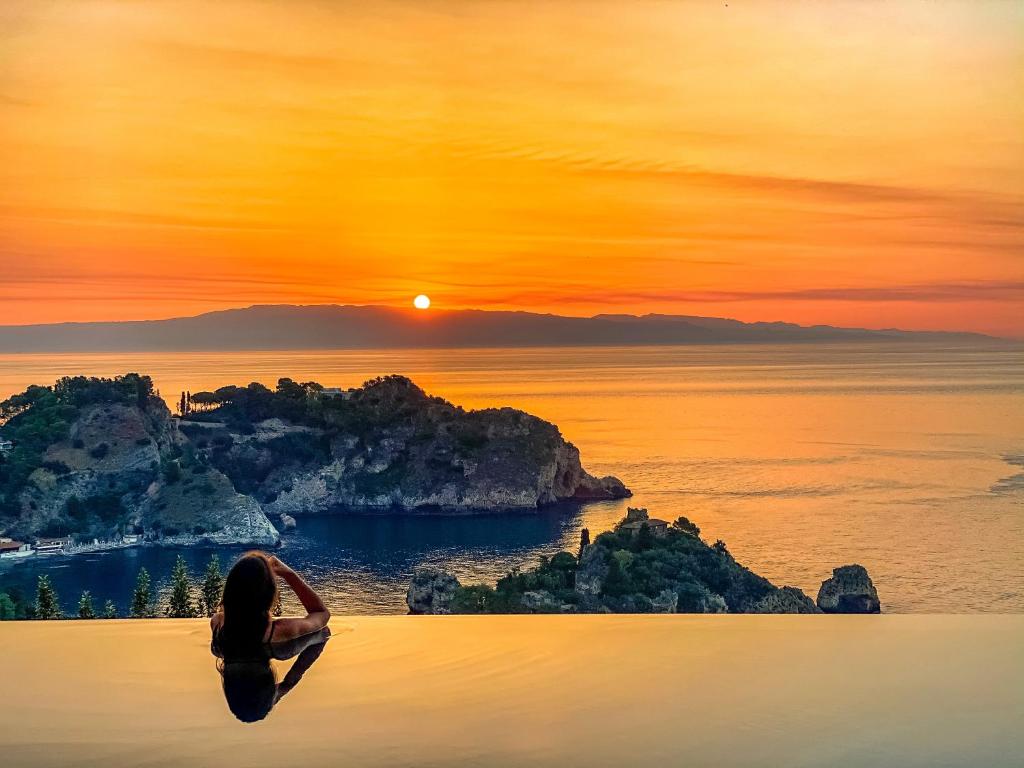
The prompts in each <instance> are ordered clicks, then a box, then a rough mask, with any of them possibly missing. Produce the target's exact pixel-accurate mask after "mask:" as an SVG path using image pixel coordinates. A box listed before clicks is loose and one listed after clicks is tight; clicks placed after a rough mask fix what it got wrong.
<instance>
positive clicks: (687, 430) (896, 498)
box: [0, 342, 1024, 614]
mask: <svg viewBox="0 0 1024 768" xmlns="http://www.w3.org/2000/svg"><path fill="white" fill-rule="evenodd" d="M128 371H137V372H140V373H145V374H149V375H150V376H151V377H152V378H153V380H154V383H155V385H156V386H157V387H158V388H159V389H160V391H161V394H162V395H163V396H164V397H165V398H166V399H167V400H168V402H169V403H174V402H176V401H177V398H178V396H179V395H180V392H181V391H182V390H186V389H187V390H190V391H192V392H196V391H200V390H212V389H215V388H217V387H220V386H223V385H226V384H246V383H248V382H250V381H259V382H262V383H264V384H267V385H268V386H273V385H274V384H275V382H276V381H277V379H278V378H279V377H283V376H287V377H290V378H292V379H295V380H298V381H308V380H315V381H318V382H320V383H321V384H323V385H325V386H339V387H352V386H357V385H359V384H361V383H362V382H363V381H364V380H366V379H368V378H371V377H374V376H378V375H383V374H391V373H397V374H404V375H407V376H409V377H411V378H412V379H413V380H414V381H416V382H417V383H418V384H419V385H420V386H422V387H423V388H424V389H426V390H427V391H428V392H429V393H431V394H435V395H440V396H442V397H444V398H446V399H448V400H450V401H452V402H454V403H457V404H459V405H462V406H465V407H467V408H487V407H497V406H512V407H514V408H521V409H523V410H526V411H529V412H530V413H533V414H536V415H538V416H540V417H542V418H545V419H548V420H550V421H552V422H554V423H555V424H557V425H558V426H559V428H560V429H561V431H562V434H563V435H564V436H565V437H566V438H567V439H568V440H570V441H572V442H573V443H575V444H576V446H577V447H578V448H579V449H580V452H581V454H582V459H583V463H584V466H585V467H586V468H587V469H588V470H589V471H591V472H592V473H594V474H598V475H604V474H614V475H616V476H618V477H619V478H621V479H622V480H623V481H624V482H625V483H626V485H627V486H628V487H629V488H631V489H632V490H633V493H634V496H633V498H631V499H628V500H624V501H617V502H604V503H596V504H588V505H582V506H579V505H561V506H556V507H551V508H547V509H544V510H541V511H538V512H530V513H522V514H500V515H494V514H492V515H480V516H465V515H463V516H439V517H428V516H422V515H420V516H405V515H379V514H378V515H367V516H352V515H332V516H304V517H300V518H299V522H298V528H297V529H296V530H295V531H294V532H290V533H288V534H286V535H285V537H284V544H283V546H282V548H281V549H280V551H279V552H278V553H277V554H278V555H279V556H280V557H281V558H282V559H284V560H285V561H286V562H288V563H290V564H291V565H292V566H293V567H294V568H296V569H297V570H299V571H300V572H301V573H302V574H303V575H304V576H305V577H306V578H307V579H308V580H309V581H310V582H311V583H312V584H313V585H314V586H315V587H316V588H317V589H318V590H320V591H321V592H322V593H323V595H324V597H325V600H326V602H327V603H328V604H329V606H330V607H331V609H332V611H334V612H335V613H337V614H396V613H404V612H405V611H406V606H405V601H404V597H405V590H406V586H407V584H408V581H409V578H410V575H411V574H412V571H413V569H414V568H415V567H416V566H417V565H420V564H423V563H429V564H435V565H439V566H442V567H444V568H447V569H449V570H451V571H452V572H454V573H455V574H456V575H457V576H458V577H459V578H460V579H461V580H462V581H463V582H464V583H475V582H487V583H493V582H494V581H495V580H497V579H498V578H500V577H501V576H503V575H505V574H506V573H508V572H509V571H511V570H513V569H517V568H527V567H530V566H531V565H532V564H534V563H535V562H536V561H537V559H538V558H539V557H541V556H543V555H551V554H553V553H555V552H558V551H560V550H571V551H575V550H576V549H577V547H578V544H579V539H580V532H581V529H583V528H587V529H589V531H590V534H591V536H595V535H596V534H598V533H600V532H601V531H604V530H607V529H609V528H610V527H611V526H612V525H614V523H615V522H616V521H617V520H618V519H619V518H621V517H622V516H624V514H625V510H626V507H627V506H641V507H646V508H647V509H648V510H649V512H650V514H651V516H652V517H658V518H663V519H666V520H673V519H675V518H676V517H678V516H680V515H685V516H686V517H688V518H690V519H691V520H692V521H694V522H696V523H697V524H698V525H699V526H700V528H701V531H702V536H703V538H704V539H705V540H707V541H709V542H713V541H715V540H717V539H722V540H723V541H725V542H726V545H727V546H728V549H729V551H730V552H731V553H732V554H733V556H734V557H735V558H736V559H737V560H738V561H739V562H741V563H743V564H744V565H746V566H748V567H749V568H751V569H752V570H754V571H755V572H757V573H759V574H761V575H763V576H765V577H767V578H768V579H770V580H771V581H772V582H774V583H775V584H778V585H780V586H781V585H792V586H796V587H799V588H801V589H803V590H804V591H805V592H807V593H808V594H809V595H811V596H812V597H813V596H814V595H816V594H817V590H818V587H819V586H820V584H821V582H822V580H823V579H825V578H827V577H828V576H829V575H830V574H831V571H832V569H833V568H835V567H837V566H840V565H844V564H848V563H860V564H862V565H864V566H865V567H866V568H867V569H868V571H869V573H870V574H871V576H872V578H873V580H874V582H875V585H876V587H877V588H878V592H879V596H880V598H881V601H882V608H883V611H884V612H891V613H976V612H992V613H1020V612H1022V611H1024V345H1020V344H1012V343H1000V342H980V343H973V344H970V345H966V344H949V343H937V342H916V343H894V342H872V343H843V344H832V345H828V344H793V345H716V346H671V347H629V348H623V347H597V348H595V347H589V348H530V349H459V350H451V349H444V350H437V349H418V350H386V351H318V350H302V351H284V352H281V351H275V352H239V353H175V354H167V353H160V354H61V355H50V354H47V355H6V356H0V397H7V396H9V395H10V394H12V393H14V392H18V391H21V390H23V389H24V388H25V387H26V386H28V385H29V384H33V383H36V384H46V383H52V382H53V381H54V380H55V379H56V378H58V377H60V376H62V375H68V374H88V375H96V376H99V375H102V376H111V375H114V374H118V373H125V372H128ZM240 552H241V549H240V548H221V549H217V550H204V549H185V550H180V551H178V550H173V549H161V548H151V547H139V548H133V549H125V550H118V551H112V552H107V553H97V554H90V555H75V556H59V555H58V556H48V557H41V556H36V557H32V558H27V559H25V560H24V561H18V562H11V561H7V562H0V590H8V591H10V590H20V591H21V592H22V593H23V594H25V595H31V594H32V593H33V592H34V585H35V582H36V578H37V576H38V575H39V574H41V573H47V574H49V576H50V578H51V581H52V582H53V584H54V586H55V587H56V589H57V591H58V594H59V595H60V597H61V600H62V603H63V605H64V608H65V610H66V611H67V612H69V613H71V612H73V610H74V606H75V605H76V604H77V600H78V596H79V594H80V593H81V592H82V590H89V591H90V593H91V594H92V596H93V599H94V601H95V602H96V603H97V604H99V605H102V604H103V603H104V602H105V601H106V600H108V599H109V600H113V601H114V602H115V604H116V605H117V607H118V609H119V611H121V612H122V613H123V612H125V611H126V610H127V606H128V603H129V601H130V597H131V591H132V588H133V585H134V582H135V578H136V575H137V573H138V571H139V569H140V568H141V567H145V568H146V569H147V570H148V571H149V572H150V573H151V574H152V576H153V577H154V580H155V581H156V582H157V585H158V587H159V588H160V589H162V590H166V589H167V582H168V579H169V574H170V570H171V566H172V564H173V562H174V559H175V558H176V557H177V556H178V554H182V555H184V557H185V559H186V560H187V562H188V564H189V566H190V568H191V571H192V573H193V574H198V573H200V572H201V571H202V569H203V568H204V566H205V564H206V563H207V561H208V560H209V559H210V557H211V555H213V554H216V555H217V556H218V558H219V560H220V562H221V564H222V565H223V566H227V565H228V564H230V562H231V561H232V560H233V559H234V558H235V557H236V556H237V555H238V554H239V553H240Z"/></svg>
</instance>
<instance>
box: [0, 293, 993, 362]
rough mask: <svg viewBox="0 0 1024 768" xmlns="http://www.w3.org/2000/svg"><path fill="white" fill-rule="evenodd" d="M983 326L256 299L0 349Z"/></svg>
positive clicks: (648, 339)
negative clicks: (840, 324) (856, 324)
mask: <svg viewBox="0 0 1024 768" xmlns="http://www.w3.org/2000/svg"><path fill="white" fill-rule="evenodd" d="M980 339H990V337H987V336H983V335H981V334H976V333H946V332H924V331H902V330H896V329H886V330H868V329H865V328H837V327H833V326H829V325H815V326H800V325H796V324H793V323H781V322H756V323H744V322H740V321H738V320H728V319H723V318H713V317H696V316H691V315H657V314H650V315H643V316H635V315H624V314H608V315H595V316H594V317H565V316H560V315H551V314H537V313H533V312H507V311H485V310H478V309H466V310H441V309H431V310H429V311H427V312H417V311H416V310H405V309H398V308H394V307H385V306H373V305H371V306H347V305H346V306H339V305H308V306H298V305H290V304H281V305H257V306H252V307H247V308H244V309H229V310H223V311H219V312H208V313H205V314H202V315H197V316H195V317H178V318H172V319H168V320H144V321H128V322H108V323H103V322H94V323H56V324H50V325H24V326H13V325H9V326H0V353H12V352H14V353H16V352H128V351H136V352H165V351H189V350H254V349H262V350H268V349H389V348H422V347H433V348H446V347H447V348H451V347H545V346H629V345H661V344H751V343H792V342H842V341H878V340H891V341H922V340H940V341H961V342H963V341H970V340H980Z"/></svg>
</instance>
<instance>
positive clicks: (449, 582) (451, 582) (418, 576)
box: [405, 565, 460, 614]
mask: <svg viewBox="0 0 1024 768" xmlns="http://www.w3.org/2000/svg"><path fill="white" fill-rule="evenodd" d="M459 586H460V584H459V580H458V579H456V578H455V577H454V576H452V575H451V574H450V573H447V572H446V571H443V570H441V569H440V568H435V567H434V566H430V565H425V566H420V567H419V568H417V569H416V570H415V572H414V573H413V576H412V581H411V582H409V589H408V591H407V592H406V595H405V602H406V604H407V605H408V606H409V613H414V614H446V613H451V604H452V600H453V599H454V598H455V593H456V591H457V590H458V589H459Z"/></svg>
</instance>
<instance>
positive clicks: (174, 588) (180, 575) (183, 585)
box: [167, 555, 196, 619]
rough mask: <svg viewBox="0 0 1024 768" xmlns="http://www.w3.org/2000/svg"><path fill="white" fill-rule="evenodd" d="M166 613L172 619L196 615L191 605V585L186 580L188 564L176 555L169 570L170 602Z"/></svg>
mask: <svg viewBox="0 0 1024 768" xmlns="http://www.w3.org/2000/svg"><path fill="white" fill-rule="evenodd" d="M167 615H168V616H170V617H171V618H173V619H187V618H191V617H193V616H195V615H196V609H195V608H194V607H193V605H192V585H191V584H189V580H188V565H186V564H185V558H184V557H182V556H181V555H178V559H177V560H176V561H175V563H174V570H172V571H171V604H170V605H169V606H167Z"/></svg>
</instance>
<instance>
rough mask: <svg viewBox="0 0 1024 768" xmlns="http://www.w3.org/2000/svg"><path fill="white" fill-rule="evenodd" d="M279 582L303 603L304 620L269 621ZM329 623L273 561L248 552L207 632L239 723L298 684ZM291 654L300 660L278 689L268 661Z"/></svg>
mask: <svg viewBox="0 0 1024 768" xmlns="http://www.w3.org/2000/svg"><path fill="white" fill-rule="evenodd" d="M279 577H280V578H281V579H283V580H284V581H285V583H287V584H288V586H290V587H291V588H292V591H294V592H295V594H296V596H298V598H299V600H300V601H301V602H302V606H303V607H304V608H305V609H306V615H305V616H304V617H302V618H298V617H295V618H280V619H274V618H272V617H271V615H270V614H271V611H272V610H273V609H274V606H275V605H277V602H278V592H277V579H278V578H279ZM330 618H331V612H330V611H329V610H327V607H326V606H325V605H324V603H323V600H321V599H320V597H319V595H317V594H316V592H314V591H313V589H312V588H311V587H310V586H309V585H308V584H306V582H305V581H303V580H302V577H301V576H299V575H298V574H297V573H295V571H293V570H292V569H291V568H289V567H288V566H287V565H285V564H284V563H282V562H281V561H280V560H278V559H277V558H276V557H273V556H271V555H266V554H264V553H263V552H249V553H247V554H245V555H243V556H242V557H241V558H240V559H239V560H238V562H237V563H235V565H234V566H233V567H232V569H231V571H230V572H229V573H228V577H227V579H226V580H225V582H224V596H223V598H222V600H221V605H220V608H219V609H218V610H217V612H216V613H215V614H214V615H213V618H211V619H210V627H211V628H212V630H213V642H212V644H211V650H212V651H213V653H214V655H215V656H217V657H218V659H219V661H218V663H217V670H218V671H219V672H220V675H221V683H222V686H223V688H224V698H225V699H226V700H227V703H228V707H229V708H230V709H231V711H232V712H233V713H234V714H235V716H236V717H237V718H238V719H239V720H242V721H243V722H249V723H251V722H255V721H257V720H262V719H263V718H264V717H266V716H267V715H268V714H269V713H270V710H271V709H273V707H274V705H275V704H277V702H278V701H280V700H281V698H282V697H283V696H284V695H285V694H286V693H288V691H290V690H291V689H292V688H294V687H295V686H296V685H297V684H298V682H299V681H300V680H301V679H302V675H303V674H304V673H305V672H306V670H307V669H309V667H310V666H311V665H312V664H313V662H314V661H316V660H317V658H318V657H319V656H320V653H321V652H322V651H323V648H324V643H326V642H327V639H328V638H329V637H330V630H329V629H327V622H328V620H329V619H330ZM295 655H298V657H299V658H298V659H296V661H295V663H294V664H293V665H292V668H291V669H290V670H289V672H288V674H287V675H285V679H284V681H283V682H281V683H280V684H279V683H278V682H277V676H276V674H275V673H274V668H273V666H272V665H271V659H277V660H282V661H283V660H286V659H289V658H291V657H292V656H295Z"/></svg>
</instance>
